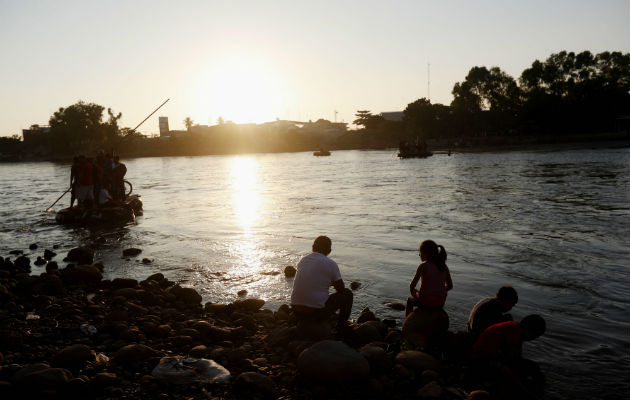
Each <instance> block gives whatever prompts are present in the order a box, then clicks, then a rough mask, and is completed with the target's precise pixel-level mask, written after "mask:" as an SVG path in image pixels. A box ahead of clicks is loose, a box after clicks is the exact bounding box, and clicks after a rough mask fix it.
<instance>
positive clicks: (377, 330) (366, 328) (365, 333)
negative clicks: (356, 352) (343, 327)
mask: <svg viewBox="0 0 630 400" xmlns="http://www.w3.org/2000/svg"><path fill="white" fill-rule="evenodd" d="M385 332H387V328H386V327H385V325H383V323H382V322H380V321H367V322H364V323H362V324H361V325H359V326H357V327H356V328H355V329H354V335H355V339H356V341H357V342H358V343H359V344H360V345H364V344H367V343H370V342H380V341H382V340H383V336H385Z"/></svg>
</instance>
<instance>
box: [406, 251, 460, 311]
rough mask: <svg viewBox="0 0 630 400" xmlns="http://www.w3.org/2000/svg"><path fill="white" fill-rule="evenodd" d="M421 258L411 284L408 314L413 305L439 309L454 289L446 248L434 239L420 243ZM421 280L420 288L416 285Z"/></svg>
mask: <svg viewBox="0 0 630 400" xmlns="http://www.w3.org/2000/svg"><path fill="white" fill-rule="evenodd" d="M420 259H421V260H422V263H421V264H420V265H419V266H418V269H417V270H416V274H415V275H414V276H413V279H412V280H411V283H410V284H409V291H410V292H411V296H410V297H409V298H407V308H406V313H407V315H409V314H411V312H412V311H413V307H422V308H427V309H438V308H442V307H443V306H444V303H445V302H446V292H448V291H449V290H451V289H453V281H452V280H451V273H450V272H449V270H448V267H447V266H446V250H445V249H444V247H443V246H440V245H438V244H436V243H435V242H434V241H433V240H425V241H423V242H422V243H420ZM418 281H420V290H416V285H417V284H418Z"/></svg>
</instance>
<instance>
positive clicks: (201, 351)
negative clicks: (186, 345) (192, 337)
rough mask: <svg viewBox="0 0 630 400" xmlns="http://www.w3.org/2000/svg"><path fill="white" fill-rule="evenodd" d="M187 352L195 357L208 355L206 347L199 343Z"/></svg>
mask: <svg viewBox="0 0 630 400" xmlns="http://www.w3.org/2000/svg"><path fill="white" fill-rule="evenodd" d="M188 354H190V356H191V357H195V358H205V357H206V355H208V348H207V347H206V346H204V345H203V344H201V345H199V346H195V347H193V348H192V349H190V351H189V352H188Z"/></svg>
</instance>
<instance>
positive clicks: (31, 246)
mask: <svg viewBox="0 0 630 400" xmlns="http://www.w3.org/2000/svg"><path fill="white" fill-rule="evenodd" d="M28 248H29V250H35V249H37V243H32V244H31V245H29V246H28Z"/></svg>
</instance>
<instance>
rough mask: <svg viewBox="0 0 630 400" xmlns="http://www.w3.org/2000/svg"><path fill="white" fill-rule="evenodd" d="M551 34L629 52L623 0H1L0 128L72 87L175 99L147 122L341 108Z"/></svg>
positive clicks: (627, 6)
mask: <svg viewBox="0 0 630 400" xmlns="http://www.w3.org/2000/svg"><path fill="white" fill-rule="evenodd" d="M562 50H567V51H574V52H580V51H583V50H589V51H591V52H593V53H599V52H602V51H622V52H624V53H627V52H630V1H628V0H592V1H583V0H572V1H566V0H554V1H549V0H545V1H541V0H528V1H522V0H492V1H491V0H477V1H463V0H462V1H456V0H453V1H450V0H449V1H437V0H435V1H423V0H415V1H402V0H392V1H384V0H383V1H372V0H362V1H358V0H357V1H344V0H337V1H327V0H318V1H300V0H293V1H283V0H266V1H263V0H259V1H254V0H250V1H244V0H243V1H239V0H231V1H227V0H226V1H212V0H205V1H192V0H182V1H177V2H174V1H160V0H152V1H139V0H137V1H134V0H126V1H122V0H121V1H118V0H108V1H85V0H79V1H73V0H55V1H53V0H0V57H1V58H0V88H1V89H0V136H11V135H14V134H21V130H22V129H25V128H28V127H29V126H31V125H32V124H39V125H46V124H48V120H49V119H50V116H51V115H52V114H53V113H54V112H55V111H57V110H58V109H59V108H60V107H67V106H69V105H71V104H74V103H76V102H77V101H79V100H83V101H85V102H91V103H97V104H100V105H102V106H105V107H106V108H107V107H110V108H112V109H113V111H115V112H122V115H123V116H122V118H121V120H120V121H119V125H120V126H121V127H132V128H133V127H135V126H136V125H137V124H138V123H140V122H141V121H142V120H143V119H144V118H145V117H146V116H147V115H149V114H150V113H151V112H152V111H153V110H154V109H155V108H156V107H157V106H159V105H160V104H161V103H162V102H164V101H165V100H166V99H170V100H169V101H168V103H166V105H164V106H163V107H162V108H161V109H160V110H159V111H158V112H157V113H155V114H154V115H153V116H152V117H151V118H150V119H148V120H147V121H146V122H145V123H144V124H143V125H142V126H141V127H140V128H139V129H138V130H139V131H140V132H141V133H143V134H156V133H158V132H159V129H158V116H167V117H168V118H169V124H170V128H171V129H184V123H183V120H184V119H185V118H186V117H190V118H191V119H192V120H193V121H194V122H195V123H198V124H202V125H214V124H216V121H217V118H219V117H222V118H223V119H224V120H231V121H234V122H237V123H249V122H254V123H261V122H265V121H273V120H275V119H276V118H278V119H289V120H299V121H308V120H313V121H315V120H317V119H319V118H324V119H328V120H330V121H335V120H336V121H337V122H349V123H351V122H352V121H353V120H354V119H355V117H354V114H355V113H356V111H357V110H369V111H371V112H372V113H374V114H377V113H379V112H384V111H402V110H404V109H405V107H406V106H407V104H409V103H411V102H413V101H415V100H417V99H419V98H422V97H428V98H430V100H431V101H432V102H433V103H443V104H450V102H451V100H452V94H451V91H452V89H453V85H454V84H455V83H456V82H461V81H463V80H464V78H465V77H466V74H467V73H468V71H469V70H470V69H471V68H472V67H474V66H487V67H492V66H498V67H499V68H501V69H502V70H503V71H505V72H506V73H508V74H510V75H511V76H513V77H514V78H518V77H519V76H520V74H521V72H522V71H523V70H524V69H526V68H527V67H529V66H530V65H531V64H532V62H533V61H535V60H537V59H538V60H541V61H542V60H545V59H546V58H547V57H548V56H549V55H551V54H552V53H557V52H559V51H562ZM429 64H430V65H429Z"/></svg>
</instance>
